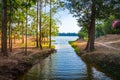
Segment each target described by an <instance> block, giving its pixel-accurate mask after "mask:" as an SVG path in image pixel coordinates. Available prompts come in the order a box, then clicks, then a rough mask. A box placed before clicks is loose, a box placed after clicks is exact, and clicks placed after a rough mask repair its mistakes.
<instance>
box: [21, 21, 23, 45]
mask: <svg viewBox="0 0 120 80" xmlns="http://www.w3.org/2000/svg"><path fill="white" fill-rule="evenodd" d="M21 34H22V43H24V25H23V22H22V33H21Z"/></svg>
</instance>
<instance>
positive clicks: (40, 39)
mask: <svg viewBox="0 0 120 80" xmlns="http://www.w3.org/2000/svg"><path fill="white" fill-rule="evenodd" d="M41 27H42V0H40V25H39V29H40V37H39V46H40V49H42V30H41Z"/></svg>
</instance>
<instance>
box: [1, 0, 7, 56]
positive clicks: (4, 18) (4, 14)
mask: <svg viewBox="0 0 120 80" xmlns="http://www.w3.org/2000/svg"><path fill="white" fill-rule="evenodd" d="M1 44H2V48H1V49H2V50H1V51H2V53H3V56H7V55H8V53H7V0H2V40H1Z"/></svg>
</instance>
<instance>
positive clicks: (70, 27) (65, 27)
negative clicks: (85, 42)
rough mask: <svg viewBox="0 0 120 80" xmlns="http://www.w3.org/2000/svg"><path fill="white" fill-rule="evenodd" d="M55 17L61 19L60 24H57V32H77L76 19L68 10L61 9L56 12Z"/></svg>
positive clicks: (78, 28)
mask: <svg viewBox="0 0 120 80" xmlns="http://www.w3.org/2000/svg"><path fill="white" fill-rule="evenodd" d="M57 18H59V20H60V21H61V25H60V24H59V32H60V33H62V32H65V33H68V32H75V33H78V31H79V30H80V27H79V26H78V25H77V20H76V19H75V18H74V17H73V16H72V14H70V13H69V11H68V10H67V9H66V10H63V11H60V12H59V13H58V14H57Z"/></svg>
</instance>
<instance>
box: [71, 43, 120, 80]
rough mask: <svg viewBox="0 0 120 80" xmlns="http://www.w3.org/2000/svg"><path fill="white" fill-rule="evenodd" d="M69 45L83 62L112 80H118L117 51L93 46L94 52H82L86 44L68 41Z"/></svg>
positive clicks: (119, 79)
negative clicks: (95, 67)
mask: <svg viewBox="0 0 120 80" xmlns="http://www.w3.org/2000/svg"><path fill="white" fill-rule="evenodd" d="M69 43H70V44H71V46H72V47H73V48H74V49H75V52H76V53H77V54H78V55H80V57H81V58H82V60H83V61H85V62H86V63H89V64H91V65H94V66H97V68H98V69H100V71H102V72H104V73H106V74H107V75H108V76H110V77H111V78H112V79H113V80H120V62H119V61H120V53H119V52H118V51H115V50H112V49H108V48H106V47H103V46H100V45H97V44H95V47H96V49H95V51H93V52H84V51H83V49H84V48H85V45H86V42H80V41H79V42H78V41H70V42H69Z"/></svg>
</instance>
